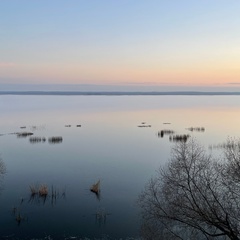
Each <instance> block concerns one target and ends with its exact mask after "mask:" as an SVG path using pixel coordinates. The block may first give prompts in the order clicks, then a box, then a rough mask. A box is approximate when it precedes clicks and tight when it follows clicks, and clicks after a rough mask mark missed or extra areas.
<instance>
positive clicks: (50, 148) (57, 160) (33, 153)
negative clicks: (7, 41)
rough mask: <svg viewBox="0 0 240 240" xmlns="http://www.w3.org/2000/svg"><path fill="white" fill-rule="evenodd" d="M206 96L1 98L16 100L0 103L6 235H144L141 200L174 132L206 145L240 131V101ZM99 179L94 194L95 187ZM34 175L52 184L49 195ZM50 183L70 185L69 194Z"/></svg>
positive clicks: (0, 217)
mask: <svg viewBox="0 0 240 240" xmlns="http://www.w3.org/2000/svg"><path fill="white" fill-rule="evenodd" d="M210 98H211V97H194V96H192V97H191V101H189V97H186V96H185V97H184V96H181V97H174V96H171V97H169V96H165V97H163V96H161V97H160V96H158V97H151V96H148V97H143V96H142V97H137V96H131V97H127V96H122V97H117V96H116V97H110V96H101V97H94V96H91V97H87V96H85V97H84V96H68V97H66V96H44V97H41V96H0V102H7V103H9V105H10V106H11V108H10V107H6V106H7V104H3V105H0V111H1V113H2V115H1V118H0V133H1V137H0V153H1V155H2V157H3V158H4V162H5V164H6V166H7V170H8V171H7V175H6V176H7V177H5V179H4V188H2V190H1V195H0V211H1V212H0V226H1V228H0V238H1V239H44V238H45V237H48V236H50V238H51V239H71V237H75V238H76V239H84V238H88V239H94V238H95V239H104V238H105V239H120V238H122V239H127V238H129V239H130V237H132V238H134V239H136V238H138V237H139V234H140V233H139V229H140V219H139V209H138V207H137V206H136V200H137V198H138V195H139V193H140V192H141V190H142V189H143V187H144V185H145V183H146V182H147V181H148V179H150V177H151V176H152V175H153V174H154V173H155V170H156V169H158V168H159V166H160V164H161V163H164V162H166V161H168V159H169V153H170V148H171V146H172V144H173V142H170V141H169V136H171V137H172V138H173V137H174V136H175V138H176V139H181V137H182V139H184V137H183V136H184V135H186V136H187V135H189V136H190V137H191V138H192V137H193V138H197V139H198V140H199V141H201V142H203V143H204V144H205V145H206V146H208V145H211V144H215V143H218V142H221V141H224V140H225V139H226V137H227V136H234V135H235V136H236V134H238V132H240V131H239V122H240V114H239V112H240V111H239V110H240V101H238V99H235V97H229V98H224V99H223V98H221V97H217V96H215V97H214V98H211V101H210ZM209 102H211V104H209ZM183 116H184V117H183ZM82 126H84V127H82ZM137 126H140V127H137ZM149 126H151V127H149ZM189 126H193V127H189ZM195 126H197V127H195ZM198 126H200V131H198ZM201 126H204V130H205V129H207V131H202V130H201ZM20 127H22V128H20ZM168 127H169V128H168ZM191 128H193V129H192V131H191V130H190V129H191ZM20 129H21V130H20ZM203 132H204V134H202V133H203ZM9 133H15V134H9ZM16 133H33V134H32V135H28V136H24V135H25V134H23V137H22V138H18V137H16V136H17V134H16ZM156 135H157V136H156ZM176 136H178V137H176ZM49 139H50V141H49ZM30 143H32V144H30ZM50 143H51V144H50ZM52 143H55V144H52ZM98 179H101V192H100V191H99V192H98V194H96V193H94V192H91V191H90V189H91V187H92V185H93V184H97V181H98ZM31 183H41V184H42V185H43V186H45V187H46V186H47V193H48V194H47V195H45V196H44V194H43V195H41V194H39V188H40V186H41V184H39V185H37V186H36V185H34V184H33V185H31ZM29 185H31V186H32V187H33V189H32V191H33V193H34V194H33V195H32V193H31V192H32V191H31V189H30V188H29ZM51 186H66V187H65V189H67V194H66V193H65V194H63V193H64V190H58V189H57V188H56V187H53V188H52V187H51ZM34 188H35V189H34ZM60 189H61V188H60ZM44 191H45V192H46V188H45V190H44V188H43V192H44ZM99 193H101V194H100V195H101V196H100V195H99ZM99 196H100V198H99ZM13 208H14V209H15V210H14V211H13V210H12V209H13ZM13 212H14V213H13ZM16 221H17V223H20V224H19V226H16V225H18V224H16ZM5 236H12V237H9V238H5Z"/></svg>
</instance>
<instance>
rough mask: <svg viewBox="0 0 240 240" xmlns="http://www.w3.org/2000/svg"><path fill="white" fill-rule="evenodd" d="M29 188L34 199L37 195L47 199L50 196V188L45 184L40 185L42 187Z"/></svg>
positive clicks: (31, 186) (32, 186)
mask: <svg viewBox="0 0 240 240" xmlns="http://www.w3.org/2000/svg"><path fill="white" fill-rule="evenodd" d="M29 188H30V192H31V196H32V197H34V196H36V195H38V196H40V197H46V196H47V195H48V187H47V185H45V184H43V185H40V187H38V186H37V185H30V186H29Z"/></svg>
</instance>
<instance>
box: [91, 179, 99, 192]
mask: <svg viewBox="0 0 240 240" xmlns="http://www.w3.org/2000/svg"><path fill="white" fill-rule="evenodd" d="M90 190H91V191H92V192H94V193H96V194H98V193H99V191H100V180H98V182H97V183H95V184H93V185H92V187H91V188H90Z"/></svg>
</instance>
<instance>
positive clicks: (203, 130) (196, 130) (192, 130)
mask: <svg viewBox="0 0 240 240" xmlns="http://www.w3.org/2000/svg"><path fill="white" fill-rule="evenodd" d="M186 129H187V130H189V131H191V132H194V131H195V132H205V128H204V127H189V128H186Z"/></svg>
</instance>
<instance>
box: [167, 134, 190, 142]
mask: <svg viewBox="0 0 240 240" xmlns="http://www.w3.org/2000/svg"><path fill="white" fill-rule="evenodd" d="M189 137H190V135H188V134H183V135H173V136H169V141H170V142H187V140H188V138H189Z"/></svg>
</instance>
